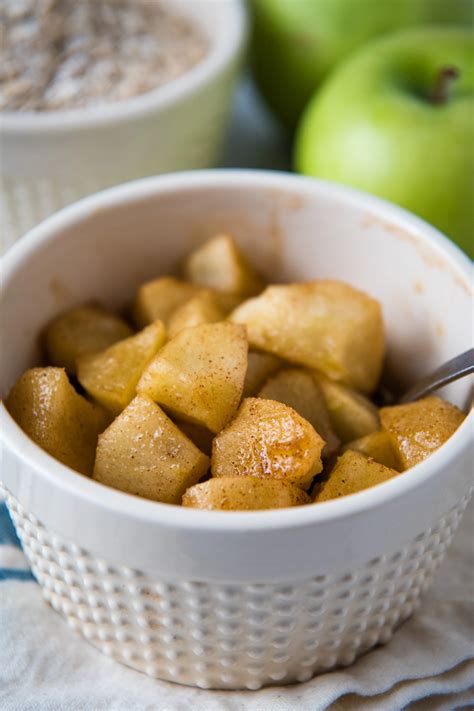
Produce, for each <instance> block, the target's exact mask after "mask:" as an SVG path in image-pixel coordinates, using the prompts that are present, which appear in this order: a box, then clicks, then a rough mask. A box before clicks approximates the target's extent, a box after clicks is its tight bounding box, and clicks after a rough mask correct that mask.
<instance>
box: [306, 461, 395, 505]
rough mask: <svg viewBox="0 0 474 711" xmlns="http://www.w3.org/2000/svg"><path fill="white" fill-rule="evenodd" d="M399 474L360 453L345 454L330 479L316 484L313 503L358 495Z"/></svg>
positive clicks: (337, 463) (331, 473)
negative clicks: (359, 492)
mask: <svg viewBox="0 0 474 711" xmlns="http://www.w3.org/2000/svg"><path fill="white" fill-rule="evenodd" d="M397 474H399V472H397V471H395V470H394V469H389V468H388V467H385V466H384V465H383V464H380V462H376V461H375V460H374V459H370V458H369V457H366V456H365V455H364V454H361V453H360V452H353V451H349V452H345V453H344V454H343V455H342V456H340V457H339V458H338V460H337V462H336V465H335V466H334V468H333V469H332V471H331V472H330V474H329V476H328V478H327V479H326V480H324V481H321V482H317V483H316V485H315V487H314V492H313V497H314V498H313V501H314V503H320V502H321V501H329V500H330V499H338V498H339V497H341V496H347V495H348V494H356V493H357V492H358V491H363V490H364V489H369V488H370V487H372V486H375V485H376V484H382V483H383V482H384V481H388V480H389V479H392V477H394V476H397Z"/></svg>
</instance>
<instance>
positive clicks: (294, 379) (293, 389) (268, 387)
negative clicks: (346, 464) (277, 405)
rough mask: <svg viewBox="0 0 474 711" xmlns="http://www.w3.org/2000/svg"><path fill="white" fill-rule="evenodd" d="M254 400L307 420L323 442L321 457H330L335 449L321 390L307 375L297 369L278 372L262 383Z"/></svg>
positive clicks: (310, 376) (308, 374) (333, 436)
mask: <svg viewBox="0 0 474 711" xmlns="http://www.w3.org/2000/svg"><path fill="white" fill-rule="evenodd" d="M258 397H263V398H266V399H267V400H278V402H283V403H284V404H285V405H289V406H290V407H292V408H293V409H294V410H296V412H297V413H298V414H300V415H301V417H304V418H305V420H308V422H309V423H310V424H311V425H313V427H314V429H315V430H316V432H317V433H318V434H319V435H321V437H322V438H323V440H324V441H325V442H326V444H325V445H324V449H323V457H330V456H331V455H332V454H334V452H335V451H336V450H337V448H338V447H339V440H338V438H337V437H336V434H335V433H334V430H333V428H332V425H331V421H330V419H329V414H328V410H327V407H326V402H325V400H324V397H323V394H322V392H321V388H320V387H319V386H318V384H317V383H316V381H315V379H314V378H313V377H312V375H311V374H310V373H308V372H307V371H305V370H302V369H301V368H287V369H285V370H280V372H278V373H277V374H276V375H274V376H273V377H272V378H270V379H269V380H268V381H267V382H266V383H265V385H264V386H263V388H262V389H261V390H260V392H259V394H258Z"/></svg>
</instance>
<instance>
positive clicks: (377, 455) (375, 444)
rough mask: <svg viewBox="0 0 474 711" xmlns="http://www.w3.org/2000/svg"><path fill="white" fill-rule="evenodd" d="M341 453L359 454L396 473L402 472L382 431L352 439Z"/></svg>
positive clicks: (386, 436) (390, 443) (398, 458)
mask: <svg viewBox="0 0 474 711" xmlns="http://www.w3.org/2000/svg"><path fill="white" fill-rule="evenodd" d="M341 451H342V452H343V453H344V452H347V451H353V452H360V453H361V454H365V456H366V457H370V458H371V459H375V461H376V462H379V463H380V464H383V465H384V466H386V467H388V468H389V469H395V470H396V471H402V468H403V467H402V463H401V461H400V457H399V456H398V452H397V450H396V449H395V446H394V444H393V442H392V439H391V437H390V436H389V435H388V434H387V432H384V431H383V430H379V431H378V432H371V433H370V434H368V435H365V437H359V439H354V440H352V442H348V443H347V444H345V445H344V447H343V448H342V450H341Z"/></svg>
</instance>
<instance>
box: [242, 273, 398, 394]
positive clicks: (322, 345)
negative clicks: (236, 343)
mask: <svg viewBox="0 0 474 711" xmlns="http://www.w3.org/2000/svg"><path fill="white" fill-rule="evenodd" d="M229 318H230V320H231V321H232V322H233V323H241V324H243V325H244V326H246V328H247V335H248V340H249V344H250V346H251V347H253V348H258V349H260V350H263V351H268V352H269V353H273V354H274V355H277V356H279V357H280V358H283V359H285V360H288V361H290V362H291V363H294V364H296V365H303V366H305V367H307V368H316V369H317V370H319V371H321V372H322V373H324V374H326V375H327V376H328V377H331V378H332V379H333V380H337V381H340V382H342V383H345V384H347V385H349V386H352V387H355V388H356V389H358V390H362V391H363V392H370V391H371V390H373V388H374V387H375V386H376V384H377V382H378V380H379V377H380V372H381V368H382V361H383V357H384V353H385V337H384V325H383V318H382V311H381V308H380V304H379V303H378V302H377V301H375V299H372V298H371V297H370V296H369V295H368V294H365V293H364V292H362V291H359V290H358V289H355V288H354V287H352V286H350V285H349V284H346V283H343V282H340V281H330V280H325V281H324V280H321V281H314V282H307V283H301V284H279V285H274V286H269V287H267V288H266V289H265V291H264V292H263V293H262V294H260V295H259V296H257V297H256V298H254V299H249V300H248V301H245V302H244V303H243V304H241V305H240V306H238V307H237V308H236V309H235V311H233V312H232V314H231V315H230V317H229Z"/></svg>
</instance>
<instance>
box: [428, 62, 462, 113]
mask: <svg viewBox="0 0 474 711" xmlns="http://www.w3.org/2000/svg"><path fill="white" fill-rule="evenodd" d="M458 78H459V69H458V68H457V67H452V66H447V67H441V69H440V70H439V71H438V74H437V76H436V79H435V83H434V86H433V89H432V91H431V93H430V94H429V96H428V99H429V100H430V101H431V103H432V104H437V105H441V104H445V103H446V102H447V101H448V99H449V96H450V89H451V87H452V85H453V83H454V82H455V81H456V79H458Z"/></svg>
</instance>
